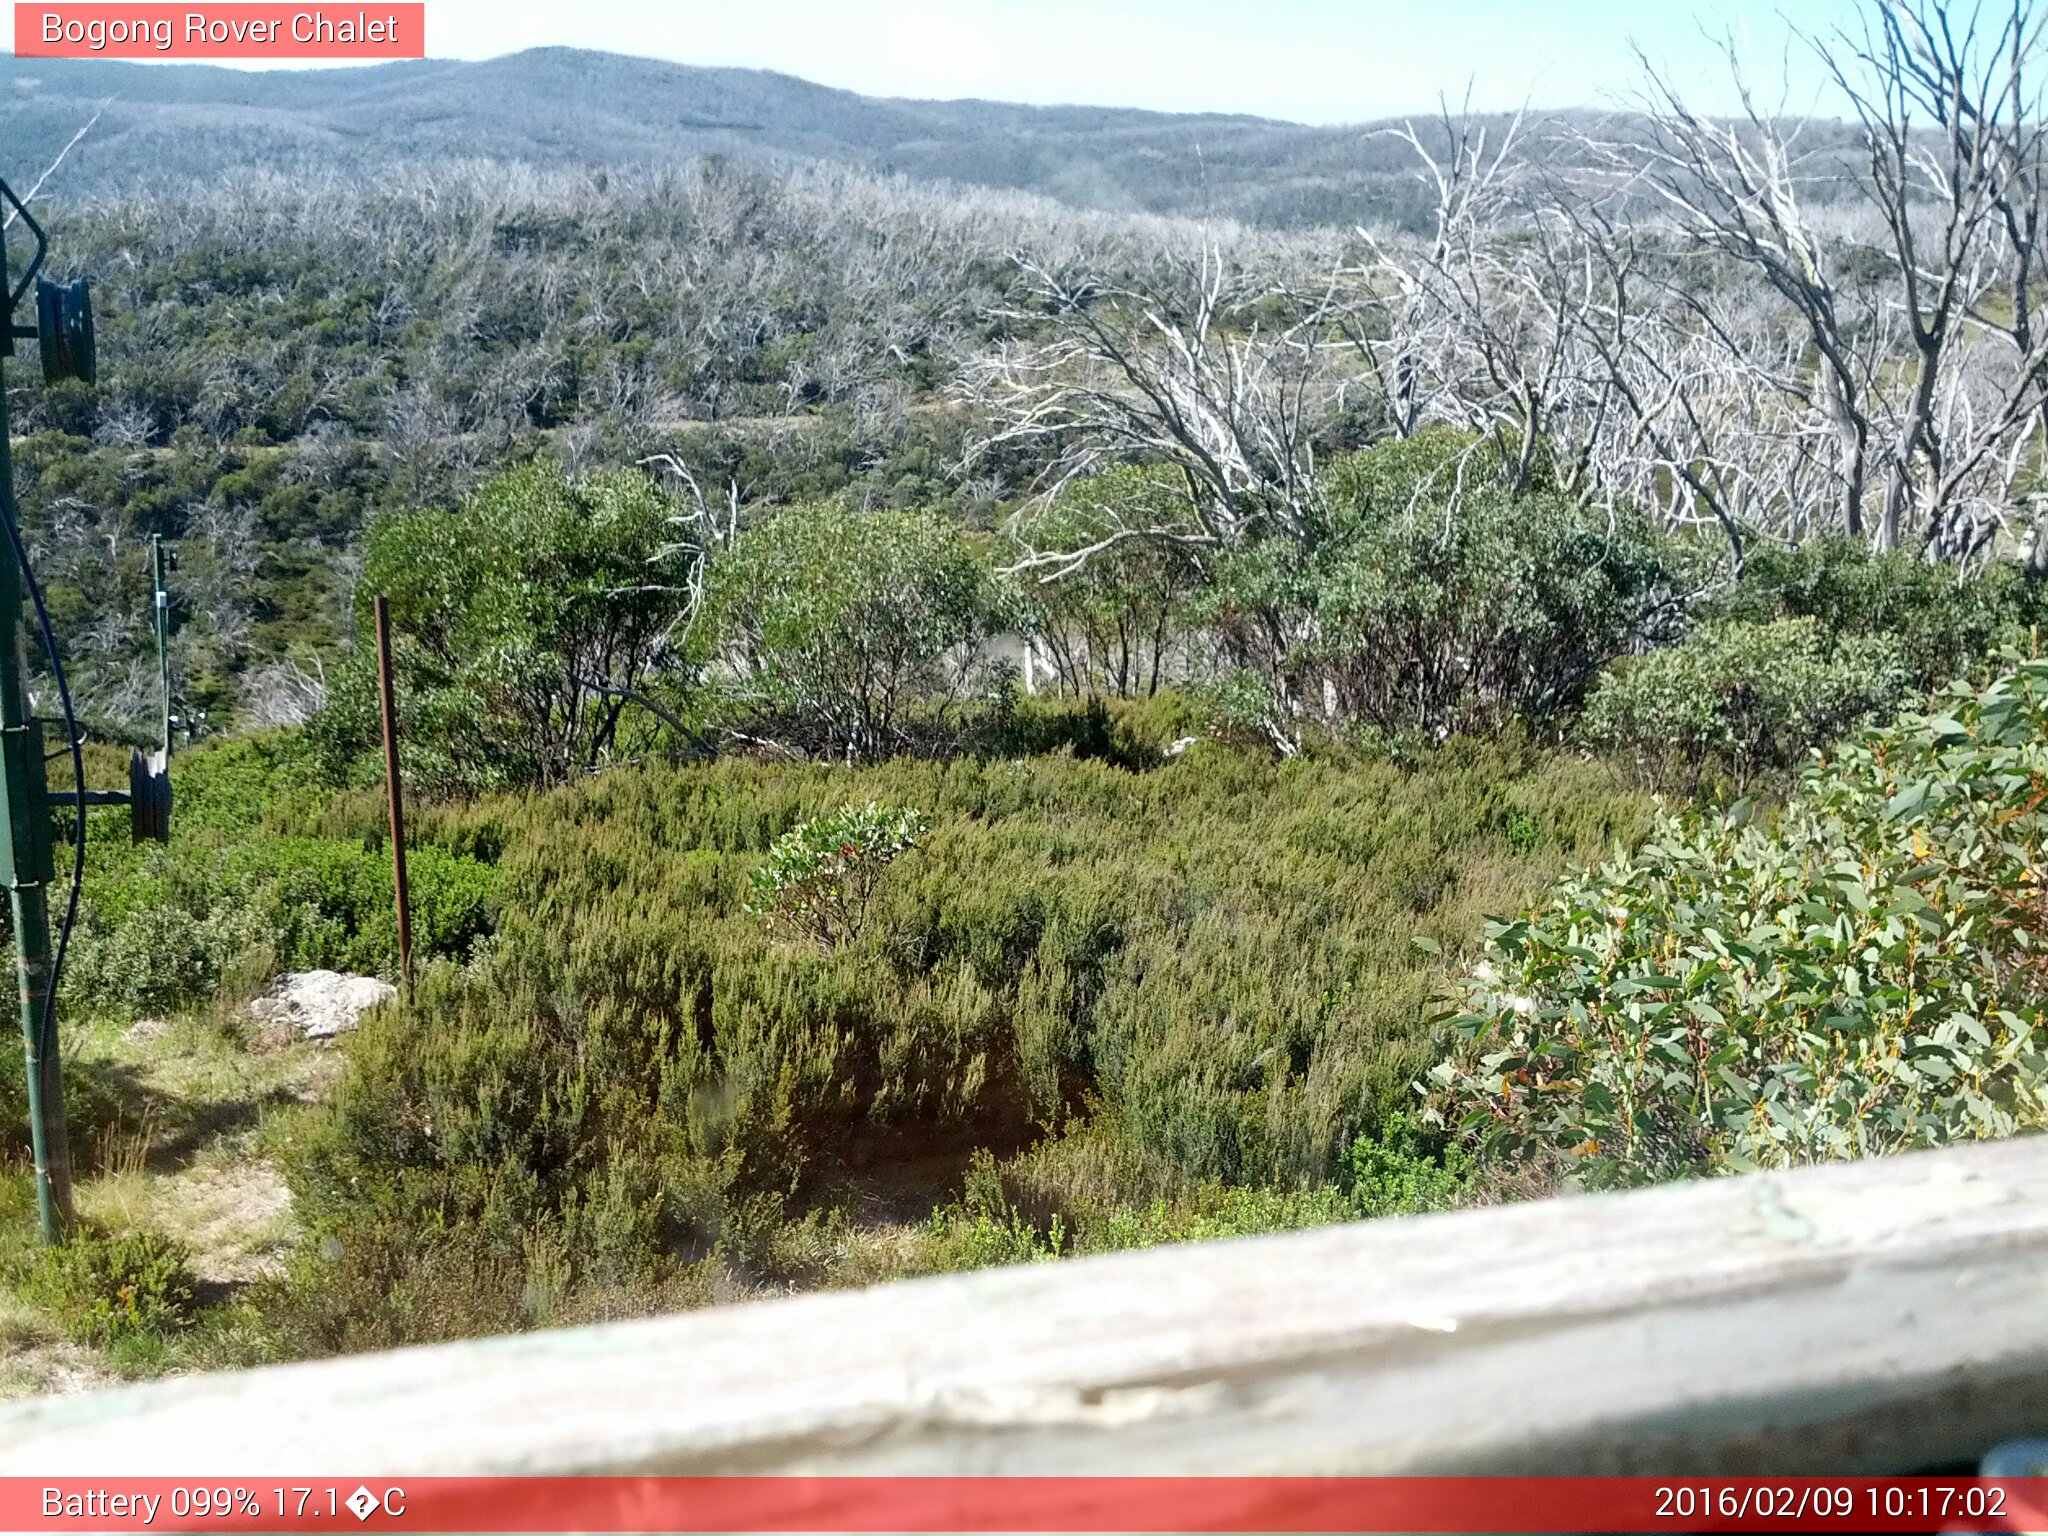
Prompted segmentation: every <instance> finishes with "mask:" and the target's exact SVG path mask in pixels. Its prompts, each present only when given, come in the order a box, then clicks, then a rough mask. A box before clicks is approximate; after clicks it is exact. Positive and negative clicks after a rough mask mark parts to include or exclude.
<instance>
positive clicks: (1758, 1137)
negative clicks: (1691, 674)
mask: <svg viewBox="0 0 2048 1536" xmlns="http://www.w3.org/2000/svg"><path fill="white" fill-rule="evenodd" d="M2044 800H2048V662H2044V661H2028V662H2025V663H2022V664H2019V665H2018V666H2017V668H2016V670H2014V671H2011V672H2009V673H2007V674H2006V675H2004V676H2002V677H2000V678H1998V679H1997V680H1995V681H1994V682H1992V683H1991V684H1990V685H1989V686H1988V687H1985V688H1983V689H1981V690H1979V689H1975V688H1972V687H1970V686H1968V685H1965V684H1957V685H1953V686H1952V687H1950V688H1949V689H1948V690H1947V691H1946V692H1945V693H1944V694H1943V695H1942V696H1941V698H1940V700H1939V704H1938V707H1937V709H1936V711H1935V712H1934V713H1933V714H1928V715H1919V714H1909V715H1906V716H1904V717H1903V718H1901V719H1900V720H1899V721H1898V723H1896V724H1895V725H1892V726H1890V727H1888V728H1887V729H1885V730H1883V731H1879V732H1874V733H1872V734H1870V735H1869V736H1867V737H1866V738H1864V739H1862V740H1860V741H1857V742H1855V743H1853V744H1850V745H1846V746H1844V747H1842V748H1841V749H1840V750H1839V751H1838V752H1837V753H1835V754H1834V756H1833V758H1832V760H1830V761H1828V762H1826V763H1816V764H1815V765H1813V766H1812V767H1810V768H1809V769H1808V770H1807V772H1806V774H1805V777H1804V780H1803V783H1802V787H1801V790H1800V792H1799V794H1798V795H1797V796H1796V797H1795V798H1794V799H1793V800H1792V802H1791V803H1790V804H1789V805H1787V806H1786V807H1785V809H1784V811H1783V814H1782V816H1781V817H1780V818H1779V819H1777V820H1776V821H1775V822H1771V823H1762V822H1758V821H1755V820H1752V819H1751V818H1750V816H1749V814H1748V809H1747V806H1746V805H1744V806H1738V807H1737V809H1736V810H1735V811H1734V812H1731V813H1730V814H1729V815H1728V816H1726V817H1714V816H1709V815H1704V814H1701V813H1698V812H1684V813H1680V814H1677V815H1673V816H1670V817H1667V818H1666V819H1665V820H1664V821H1663V822H1662V823H1661V824H1660V825H1659V826H1658V827H1657V829H1656V830H1655V831H1654V832H1653V834H1652V835H1651V837H1650V840H1649V841H1648V842H1647V843H1646V844H1645V845H1644V846H1643V848H1642V849H1641V851H1640V852H1639V853H1637V854H1634V855H1632V856H1629V857H1625V858H1620V859H1617V860H1615V861H1613V862H1611V863H1609V864H1607V865H1606V866H1604V867H1602V868H1601V869H1599V870H1597V871H1596V872H1594V873H1592V874H1589V875H1585V876H1581V877H1577V878H1574V879H1572V880H1569V881H1567V882H1566V883H1565V884H1564V885H1563V886H1562V887H1561V888H1560V890H1559V891H1558V893H1557V894H1556V896H1554V897H1553V898H1552V899H1551V901H1550V902H1549V903H1548V904H1546V905H1545V906H1544V907H1542V908H1540V909H1539V910H1537V911H1536V912H1535V913H1534V914H1533V915H1531V916H1528V917H1524V918H1519V919H1516V920H1514V921H1510V922H1500V923H1494V924H1490V925H1489V928H1488V934H1489V955H1490V959H1489V962H1488V965H1487V966H1486V967H1485V968H1482V969H1481V970H1480V971H1479V972H1477V973H1476V974H1475V975H1474V977H1473V978H1472V980H1471V981H1470V982H1469V983H1468V986H1467V989H1466V1002H1465V1006H1466V1010H1467V1011H1465V1012H1464V1013H1462V1014H1461V1015H1459V1016H1458V1017H1457V1018H1456V1019H1455V1020H1454V1021H1453V1022H1454V1023H1455V1025H1456V1028H1457V1030H1458V1031H1459V1032H1461V1033H1462V1035H1463V1036H1464V1037H1465V1039H1466V1042H1467V1043H1466V1045H1465V1046H1464V1048H1463V1049H1462V1050H1461V1051H1460V1053H1459V1054H1457V1055H1456V1056H1455V1057H1454V1058H1453V1059H1451V1060H1449V1061H1446V1062H1444V1063H1443V1064H1441V1065H1440V1066H1438V1067H1437V1068H1436V1069H1435V1071H1434V1073H1433V1076H1434V1078H1435V1081H1436V1083H1437V1084H1438V1085H1439V1087H1440V1089H1441V1090H1442V1092H1443V1094H1444V1097H1445V1100H1446V1101H1447V1102H1446V1104H1445V1107H1446V1108H1447V1109H1448V1110H1449V1112H1450V1113H1451V1114H1452V1115H1454V1116H1456V1117H1460V1119H1461V1123H1462V1124H1463V1125H1464V1127H1465V1128H1466V1129H1467V1130H1468V1131H1470V1132H1471V1133H1472V1134H1474V1135H1475V1136H1478V1137H1479V1138H1481V1139H1482V1140H1483V1142H1484V1144H1485V1146H1486V1148H1487V1150H1488V1151H1489V1153H1490V1154H1491V1155H1492V1156H1493V1157H1495V1158H1519V1157H1536V1158H1540V1159H1554V1160H1557V1161H1558V1162H1560V1163H1562V1164H1567V1165H1570V1166H1571V1167H1574V1168H1576V1169H1577V1170H1578V1171H1579V1173H1580V1175H1581V1176H1582V1177H1583V1178H1584V1179H1585V1180H1587V1181H1588V1182H1590V1183H1595V1184H1622V1183H1636V1182H1642V1181H1647V1180H1652V1179H1663V1178H1672V1177H1677V1176H1682V1175H1686V1174H1692V1173H1700V1172H1718V1171H1740V1170H1746V1169H1750V1168H1759V1167H1782V1166H1784V1165H1787V1164H1791V1163H1802V1162H1810V1161H1815V1160H1820V1159H1826V1158H1836V1157H1850V1156H1860V1155H1864V1154H1869V1153H1877V1152H1889V1151H1894V1150H1899V1149H1904V1148H1909V1147H1921V1146H1932V1145H1936V1144H1939V1143H1942V1142H1947V1141H1954V1140H1961V1139H1969V1138H1976V1137H1992V1136H2005V1135H2010V1134H2013V1133H2014V1132H2016V1131H2020V1130H2028V1129H2041V1128H2043V1127H2044V1126H2048V1035H2044V1032H2043V1031H2044V1025H2043V1006H2044V998H2048V988H2044V985H2043V983H2044V981H2048V972H2044V969H2043V962H2042V951H2043V946H2044V945H2048V895H2044V891H2043V887H2042V884H2041V876H2040V871H2039V869H2038V865H2037V859H2038V851H2039V849H2040V847H2041V845H2042V840H2043V837H2044V835H2048V811H2044V810H2043V802H2044Z"/></svg>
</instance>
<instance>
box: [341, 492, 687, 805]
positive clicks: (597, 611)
mask: <svg viewBox="0 0 2048 1536" xmlns="http://www.w3.org/2000/svg"><path fill="white" fill-rule="evenodd" d="M671 512H672V508H671V507H670V505H669V503H668V501H667V500H666V499H665V498H664V497H663V496H662V495H661V493H660V492H659V491H658V490H657V489H656V488H655V486H654V484H653V482H652V481H651V480H649V479H648V478H647V477H646V476H645V475H642V474H620V475H608V476H602V477H598V478H594V479H589V480H576V481H572V480H570V479H568V478H567V477H566V476H565V475H564V474H563V473H562V471H561V470H560V469H559V468H558V467H556V466H553V465H532V466H528V467H526V468H522V469H516V470H513V471H512V472H510V473H509V474H505V475H501V476H499V477H498V478H497V479H495V480H493V481H491V482H490V483H489V484H487V485H485V486H484V487H483V488H482V489H481V490H479V491H478V492H477V493H476V494H475V495H474V496H472V497H470V498H469V500H468V501H467V502H466V503H465V504H464V505H463V507H462V509H461V510H460V511H459V512H447V511H441V510H438V509H434V510H426V511H419V512H411V513H406V514H404V515H401V516H396V517H387V518H383V519H380V520H379V521H378V522H377V523H375V524H373V525H372V527H371V529H370V532H369V536H368V539H367V540H366V544H365V549H364V559H363V574H362V579H361V581H360V582H359V583H358V588H357V604H356V607H357V615H356V618H357V630H358V643H357V650H356V658H355V660H354V662H353V664H352V665H351V666H350V667H349V668H348V669H347V670H346V672H345V673H344V675H343V677H342V678H341V680H340V681H339V683H338V685H337V687H336V689H335V696H334V699H333V701H332V702H331V703H330V705H329V707H328V709H327V711H326V712H325V714H324V717H323V718H322V720H321V722H320V724H319V726H318V728H317V730H316V736H317V737H318V738H319V739H320V740H321V741H322V743H323V745H324V746H325V747H326V748H327V750H328V755H329V756H330V760H332V759H334V758H337V757H338V758H340V759H342V760H344V761H345V760H346V759H348V758H350V757H352V756H353V755H354V754H356V753H357V752H360V751H362V750H363V749H365V748H367V747H368V746H369V745H370V744H371V743H372V742H373V741H374V740H375V733H376V719H377V713H376V712H377V703H376V678H375V671H374V663H373V662H372V661H371V660H370V658H371V656H372V655H373V654H374V652H373V650H372V645H371V641H370V623H371V619H370V612H371V600H372V598H373V597H374V595H375V594H376V593H379V592H383V593H385V594H387V595H388V596H389V597H390V600H391V618H392V628H393V631H394V636H393V639H394V644H395V651H396V656H395V660H396V663H397V667H398V672H399V693H400V707H401V708H402V709H403V710H404V712H405V714H406V717H407V718H406V726H407V730H406V749H407V763H406V772H407V773H408V775H410V776H413V777H414V778H415V779H416V780H417V781H419V782H421V783H423V784H426V785H428V786H430V787H431V786H437V785H438V786H446V787H451V788H457V787H461V788H473V787H480V786H488V785H499V784H549V783H557V782H560V781H561V780H563V779H566V778H568V777H569V776H571V775H572V774H574V773H577V772H580V771H584V770H588V769H590V768H593V767H595V766H597V764H598V763H600V762H601V761H603V760H604V759H605V758H607V757H608V756H610V755H612V754H613V753H614V752H616V751H617V750H618V749H619V746H620V740H621V732H622V730H623V729H624V728H625V727H626V726H627V724H628V723H629V721H630V719H631V716H632V712H633V708H634V706H635V705H639V706H641V711H640V713H641V718H642V719H643V720H644V721H645V722H646V723H647V724H648V725H650V726H655V725H656V722H657V720H659V719H660V718H661V716H662V715H663V714H665V711H661V710H660V707H659V706H656V705H654V704H653V703H652V701H651V700H649V699H648V697H647V692H646V690H647V689H648V687H649V685H650V683H651V682H652V681H653V680H654V679H655V677H656V676H657V674H659V673H660V672H661V671H662V670H663V669H664V668H665V667H667V666H668V665H669V664H671V663H672V662H673V661H675V660H676V659H677V658H678V655H679V653H680V652H681V650H682V644H681V642H682V640H683V638H684V637H685V636H686V635H687V634H688V629H689V623H690V620H691V619H692V618H693V616H694V615H695V612H696V607H697V596H698V591H699V585H700V584H699V581H698V565H699V555H698V552H697V551H696V550H694V549H691V548H687V547H678V546H677V545H676V544H675V542H674V533H675V529H674V525H673V523H672V520H671ZM657 728H662V727H657Z"/></svg>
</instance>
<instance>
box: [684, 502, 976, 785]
mask: <svg viewBox="0 0 2048 1536" xmlns="http://www.w3.org/2000/svg"><path fill="white" fill-rule="evenodd" d="M995 601H996V594H995V591H994V587H993V584H992V583H991V581H990V578H989V573H988V571H987V568H986V567H985V565H984V564H983V562H982V561H981V559H980V558H979V557H978V556H977V555H976V553H975V552H974V550H973V549H971V548H970V547H969V545H968V542H967V540H966V538H965V536H964V535H963V534H962V533H961V531H960V528H959V526H958V525H957V524H955V523H953V522H951V521H949V520H947V519H945V518H942V517H939V516H936V515H935V514H932V513H929V512H865V513H864V512H854V511H849V510H847V509H844V508H840V507H833V506H801V507H792V508H789V509H788V510H786V511H783V512H780V513H777V514H776V515H775V516H774V517H772V518H770V519H769V520H768V521H766V522H764V523H762V524H761V525H760V526H759V527H757V528H754V529H751V530H750V531H748V532H747V533H745V534H743V535H742V536H741V537H740V539H739V541H738V542H737V543H736V544H735V545H734V547H733V548H732V549H731V551H729V552H728V553H726V554H725V555H723V556H722V557H721V558H720V559H719V560H718V561H717V562H716V563H715V565H714V566H713V569H712V581H711V598H710V603H711V614H712V617H713V619H714V621H715V624H716V629H717V634H718V640H719V644H720V647H721V648H722V650H723V651H724V652H725V654H726V655H727V657H728V658H729V659H731V660H732V661H734V662H736V663H737V665H738V668H739V677H738V680H737V682H736V683H735V684H734V692H735V699H734V704H735V707H736V708H737V709H739V710H740V711H741V712H742V714H743V717H744V718H747V719H748V720H750V721H753V720H755V719H756V717H759V719H760V721H761V722H763V723H757V724H755V725H754V730H755V731H756V732H761V731H768V732H771V733H773V734H775V735H776V736H777V739H778V740H784V743H785V745H789V746H792V747H794V748H797V749H799V750H801V751H804V752H806V753H808V754H812V755H818V756H824V757H828V758H846V759H849V760H852V759H859V758H874V757H885V756H887V755H889V754H890V753H892V752H894V751H897V750H900V749H901V748H902V747H903V746H904V745H905V744H907V742H908V739H909V736H908V729H907V727H908V722H909V719H910V717H911V715H912V714H913V712H914V708H915V706H916V705H917V704H918V702H919V701H920V700H921V699H925V700H928V699H930V698H932V697H934V696H939V697H944V698H950V697H951V696H952V695H953V694H954V693H955V691H956V688H957V680H956V677H955V676H954V673H956V672H957V670H958V668H957V665H956V663H957V662H958V660H959V654H958V653H960V652H962V651H963V648H968V647H972V646H973V645H975V644H976V643H977V642H979V641H980V640H981V639H983V638H984V637H985V636H986V635H987V634H988V633H989V631H990V629H991V626H992V623H993V620H994V615H995Z"/></svg>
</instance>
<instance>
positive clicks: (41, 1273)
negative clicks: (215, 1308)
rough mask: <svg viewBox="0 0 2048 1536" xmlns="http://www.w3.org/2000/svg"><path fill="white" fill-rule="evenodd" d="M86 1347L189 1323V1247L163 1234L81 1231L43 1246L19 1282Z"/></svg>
mask: <svg viewBox="0 0 2048 1536" xmlns="http://www.w3.org/2000/svg"><path fill="white" fill-rule="evenodd" d="M18 1289H19V1290H20V1292H21V1294H22V1297H23V1299H24V1300H26V1301H28V1302H30V1303H31V1304H32V1305H35V1306H39V1307H44V1308H47V1309H48V1310H49V1311H50V1312H52V1313H54V1314H55V1316H56V1317H57V1319H58V1321H59V1322H60V1323H61V1325H62V1326H63V1328H64V1331H65V1333H66V1334H68V1335H69V1336H70V1337H71V1338H73V1339H76V1340H77V1341H79V1342H80V1343H82V1344H115V1343H119V1342H120V1341H122V1340H124V1339H129V1338H134V1337H137V1336H140V1335H143V1334H163V1333H169V1332H173V1331H175V1330H177V1329H181V1328H184V1327H187V1326H189V1325H190V1324H191V1322H192V1321H193V1317H194V1302H193V1281H192V1276H191V1273H190V1271H189V1270H188V1269H187V1268H186V1255H185V1251H184V1249H183V1248H181V1247H180V1246H179V1245H178V1244H177V1243H175V1242H173V1241H172V1240H171V1239H170V1238H167V1237H165V1236H163V1235H162V1234H160V1233H156V1232H130V1233H122V1234H118V1235H112V1236H109V1235H106V1234H102V1233H97V1232H91V1231H80V1232H77V1233H74V1234H73V1235H72V1236H71V1237H69V1238H68V1239H66V1240H65V1241H64V1242H63V1243H61V1244H59V1245H57V1246H56V1247H53V1248H44V1249H40V1250H38V1251H37V1253H36V1255H35V1257H34V1258H32V1259H31V1260H30V1261H29V1262H28V1264H27V1266H26V1268H25V1271H24V1273H23V1274H22V1275H21V1276H20V1278H19V1281H18Z"/></svg>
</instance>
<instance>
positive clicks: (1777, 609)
mask: <svg viewBox="0 0 2048 1536" xmlns="http://www.w3.org/2000/svg"><path fill="white" fill-rule="evenodd" d="M1708 617H1710V618H1724V619H1739V620H1744V621H1747V622H1751V623H1761V622H1766V621H1769V620H1772V619H1780V618H1787V619H1811V620H1812V621H1813V622H1814V624H1815V625H1817V626H1818V628H1819V631H1820V633H1821V634H1823V635H1825V636H1828V637H1829V638H1830V639H1832V640H1836V641H1840V640H1846V639H1854V638H1868V637H1879V636H1882V637H1885V638H1888V639H1890V640H1891V641H1893V642H1894V643H1895V644H1896V645H1897V647H1898V650H1899V653H1900V656H1901V658H1902V659H1903V661H1904V662H1905V664H1906V666H1907V667H1908V668H1909V669H1910V674H1911V677H1912V680H1913V684H1914V686H1916V687H1918V688H1921V689H1931V688H1937V687H1940V686H1941V685H1942V684H1944V683H1946V682H1948V681H1949V680H1950V679H1952V678H1957V677H1962V676H1965V675H1968V674H1971V673H1977V672H1981V671H1982V670H1983V668H1984V667H1985V666H1986V665H1987V663H1989V662H1991V661H1992V659H1993V658H1995V657H1996V655H1997V653H1998V652H1999V650H2000V649H2001V648H2003V647H2014V648H2018V649H2030V648H2031V646H2032V635H2033V633H2034V631H2035V630H2037V629H2038V628H2040V627H2041V626H2042V625H2044V624H2048V584H2044V583H2041V582H2038V581H2030V580H2028V578H2027V575H2026V572H2025V571H2024V570H2022V569H2021V568H2020V567H2019V566H2018V565H2015V564H2014V563H2013V562H2011V561H2009V560H1995V561H1992V562H1991V563H1990V564H1989V565H1987V566H1986V567H1984V568H1983V569H1982V570H1980V571H1977V572H1975V573H1970V572H1967V571H1965V570H1963V569H1960V568H1958V567H1956V566H1953V565H1946V564H1934V563H1930V562H1928V561H1926V560H1923V559H1920V558H1918V557H1917V556H1915V555H1913V554H1911V553H1909V552H1907V551H1903V550H1900V551H1894V552H1892V553H1889V554H1877V553H1874V552H1873V551H1872V550H1871V549H1870V546H1869V545H1868V544H1867V543H1866V542H1864V541H1863V540H1861V539H1847V538H1825V539H1816V540H1813V541H1811V542H1809V543H1807V544H1804V545H1802V546H1800V547H1799V548H1798V549H1793V550H1786V549H1774V548H1769V547H1765V548H1760V549H1756V550H1753V551H1752V552H1751V554H1750V557H1749V560H1748V562H1747V564H1746V565H1745V567H1744V570H1743V575H1742V581H1741V583H1740V584H1739V585H1738V586H1737V587H1736V588H1735V589H1734V590H1733V591H1731V592H1728V593H1725V594H1723V595H1721V596H1720V597H1718V598H1716V599H1715V600H1714V602H1713V603H1712V604H1711V605H1710V608H1709V612H1708Z"/></svg>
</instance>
